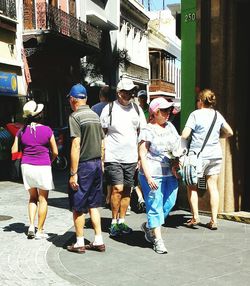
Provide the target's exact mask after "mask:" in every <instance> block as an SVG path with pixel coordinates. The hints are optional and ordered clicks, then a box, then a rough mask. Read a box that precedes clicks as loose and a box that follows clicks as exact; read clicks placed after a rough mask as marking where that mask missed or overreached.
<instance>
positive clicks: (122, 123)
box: [101, 78, 146, 237]
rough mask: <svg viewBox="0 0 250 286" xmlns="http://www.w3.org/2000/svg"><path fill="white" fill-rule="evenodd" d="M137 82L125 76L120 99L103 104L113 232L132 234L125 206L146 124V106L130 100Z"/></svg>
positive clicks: (107, 176)
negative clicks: (141, 131)
mask: <svg viewBox="0 0 250 286" xmlns="http://www.w3.org/2000/svg"><path fill="white" fill-rule="evenodd" d="M135 88H136V85H135V84H134V83H133V81H132V80H130V79H127V78H122V79H121V80H120V81H119V83H118V85H117V99H116V100H115V101H114V102H113V103H112V104H108V105H106V106H105V107H104V109H103V111H102V113H101V124H102V127H103V129H104V131H105V133H106V137H105V160H104V167H105V176H106V178H107V182H108V184H110V185H111V186H112V194H111V210H112V222H111V227H110V236H111V237H115V236H118V235H121V234H129V233H131V232H132V229H131V228H130V227H128V226H127V225H126V224H125V215H126V210H127V208H128V206H129V203H130V193H131V188H132V187H133V184H134V182H133V178H134V173H135V169H136V165H137V162H138V146H137V144H138V133H139V130H140V128H142V127H143V126H145V125H146V119H145V116H144V113H143V110H142V109H141V108H140V107H139V106H138V105H136V104H135V103H132V102H131V98H132V95H133V93H134V91H135Z"/></svg>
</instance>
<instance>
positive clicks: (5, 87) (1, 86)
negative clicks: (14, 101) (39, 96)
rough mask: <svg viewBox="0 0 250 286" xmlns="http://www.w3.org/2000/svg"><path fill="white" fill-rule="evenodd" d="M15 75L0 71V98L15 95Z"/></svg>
mask: <svg viewBox="0 0 250 286" xmlns="http://www.w3.org/2000/svg"><path fill="white" fill-rule="evenodd" d="M17 92H18V90H17V75H16V74H15V73H7V72H1V71H0V96H1V95H15V94H17Z"/></svg>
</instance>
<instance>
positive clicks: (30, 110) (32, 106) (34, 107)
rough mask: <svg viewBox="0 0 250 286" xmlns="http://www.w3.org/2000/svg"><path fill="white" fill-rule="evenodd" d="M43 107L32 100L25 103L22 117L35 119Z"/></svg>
mask: <svg viewBox="0 0 250 286" xmlns="http://www.w3.org/2000/svg"><path fill="white" fill-rule="evenodd" d="M43 107H44V105H43V104H42V103H39V104H38V103H36V102H35V101H34V100H30V101H28V102H26V103H25V104H24V106H23V117H24V118H28V117H35V116H37V115H38V114H39V113H41V112H42V110H43Z"/></svg>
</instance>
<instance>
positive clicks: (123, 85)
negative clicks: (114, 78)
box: [117, 78, 137, 91]
mask: <svg viewBox="0 0 250 286" xmlns="http://www.w3.org/2000/svg"><path fill="white" fill-rule="evenodd" d="M136 87H137V85H135V84H134V83H133V81H132V80H131V79H129V78H122V79H121V80H120V81H119V82H118V84H117V91H120V90H132V89H134V88H136Z"/></svg>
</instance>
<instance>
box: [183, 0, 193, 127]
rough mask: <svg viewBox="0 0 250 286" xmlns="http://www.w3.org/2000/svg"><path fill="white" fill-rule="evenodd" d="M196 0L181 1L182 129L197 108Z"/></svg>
mask: <svg viewBox="0 0 250 286" xmlns="http://www.w3.org/2000/svg"><path fill="white" fill-rule="evenodd" d="M195 86H196V0H182V1H181V130H182V129H183V127H184V124H185V122H186V120H187V117H188V115H189V114H190V112H191V111H193V110H194V109H195V95H196V94H195Z"/></svg>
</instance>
